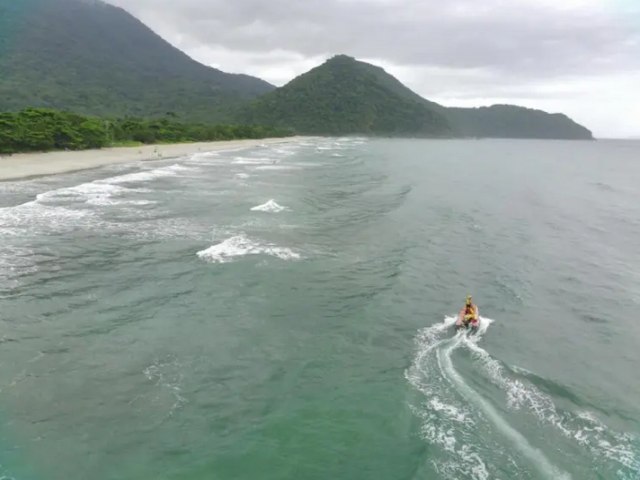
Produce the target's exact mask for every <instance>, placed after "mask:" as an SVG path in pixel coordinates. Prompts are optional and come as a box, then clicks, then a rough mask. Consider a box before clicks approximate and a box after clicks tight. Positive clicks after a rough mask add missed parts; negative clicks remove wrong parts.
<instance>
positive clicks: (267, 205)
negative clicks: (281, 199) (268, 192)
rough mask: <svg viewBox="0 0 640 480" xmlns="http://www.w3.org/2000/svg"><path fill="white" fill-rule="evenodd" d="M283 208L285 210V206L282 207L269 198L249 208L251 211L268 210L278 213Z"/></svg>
mask: <svg viewBox="0 0 640 480" xmlns="http://www.w3.org/2000/svg"><path fill="white" fill-rule="evenodd" d="M283 210H287V207H283V206H282V205H278V204H277V203H276V201H275V200H273V199H271V200H269V201H267V202H266V203H263V204H262V205H256V206H255V207H252V208H251V211H252V212H269V213H278V212H282V211H283Z"/></svg>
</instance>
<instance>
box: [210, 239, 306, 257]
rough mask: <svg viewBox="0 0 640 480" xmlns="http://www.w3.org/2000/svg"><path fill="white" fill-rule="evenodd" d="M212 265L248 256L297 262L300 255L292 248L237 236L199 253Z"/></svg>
mask: <svg viewBox="0 0 640 480" xmlns="http://www.w3.org/2000/svg"><path fill="white" fill-rule="evenodd" d="M197 255H198V257H200V258H201V259H203V260H206V261H208V262H211V263H227V262H231V261H233V260H235V259H237V258H238V257H243V256H246V255H270V256H273V257H277V258H280V259H282V260H297V259H299V258H300V254H298V253H296V252H294V251H293V250H291V249H290V248H285V247H278V246H276V245H273V244H264V243H259V242H256V241H254V240H251V239H250V238H248V237H247V236H245V235H236V236H234V237H231V238H227V239H226V240H224V241H222V242H220V243H217V244H215V245H212V246H211V247H209V248H207V249H206V250H201V251H199V252H198V253H197Z"/></svg>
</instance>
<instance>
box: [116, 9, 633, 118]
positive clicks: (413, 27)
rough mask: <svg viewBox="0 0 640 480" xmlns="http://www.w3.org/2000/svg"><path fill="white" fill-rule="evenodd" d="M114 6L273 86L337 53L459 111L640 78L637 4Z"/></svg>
mask: <svg viewBox="0 0 640 480" xmlns="http://www.w3.org/2000/svg"><path fill="white" fill-rule="evenodd" d="M109 1H110V3H113V4H116V5H119V6H121V7H124V8H125V9H127V10H129V11H130V12H131V13H133V14H135V15H136V16H138V17H139V18H141V19H142V20H143V21H144V22H145V23H147V24H148V25H149V26H151V27H152V28H154V29H155V30H156V31H158V32H159V33H160V34H161V35H163V36H164V37H165V38H167V39H168V40H169V41H170V42H172V43H174V44H176V45H177V46H178V47H179V48H181V49H183V50H185V51H186V52H187V53H189V54H190V55H192V56H194V58H196V59H198V60H200V61H203V62H205V63H208V64H212V65H215V66H218V67H220V68H222V69H223V70H228V71H230V70H231V71H242V72H245V73H250V74H254V75H258V76H263V77H264V78H266V79H267V80H270V81H274V82H276V83H278V84H280V83H283V82H286V81H287V80H289V79H290V78H291V77H293V76H294V75H295V74H298V73H301V72H302V71H304V70H306V69H308V68H309V67H311V66H313V65H314V64H316V63H318V62H319V61H321V60H322V59H323V58H326V57H327V56H329V55H331V54H334V53H347V54H350V55H353V56H355V57H358V58H361V59H369V60H372V61H377V62H378V63H382V64H383V66H386V67H388V69H390V70H391V71H392V73H394V74H396V75H397V76H400V75H399V72H402V73H403V75H402V76H401V80H403V81H407V82H409V84H410V85H411V86H412V87H413V88H414V89H416V90H417V91H418V92H419V93H421V94H423V95H431V96H437V97H441V98H450V99H454V101H455V99H456V98H458V99H460V101H462V102H466V101H467V100H468V99H470V98H472V97H473V96H474V95H475V97H476V98H478V99H491V98H516V99H517V98H522V96H523V95H526V96H528V98H529V99H536V98H541V99H544V100H549V99H554V98H560V99H561V98H563V96H564V95H577V94H579V93H580V92H582V91H583V90H585V89H587V88H588V87H589V86H590V85H591V84H592V81H591V79H593V78H596V79H597V78H602V79H603V82H604V83H606V82H607V81H608V80H607V78H609V77H611V76H616V78H617V76H619V75H624V74H625V73H626V72H628V73H629V74H630V75H636V74H637V73H638V72H640V9H639V8H638V6H637V2H636V1H635V0H563V1H561V2H560V1H555V0H483V1H478V0H448V1H446V2H445V1H442V0H270V1H264V0H235V1H229V0H181V1H180V2H176V1H175V0H109ZM605 77H606V78H605ZM563 81H564V82H565V84H567V85H573V86H574V87H575V88H576V92H571V91H570V92H567V91H566V90H567V89H566V88H562V82H563ZM581 82H582V84H581ZM604 83H603V85H604ZM554 86H555V87H554ZM554 88H555V90H554ZM474 92H475V93H474ZM638 95H639V94H638V93H635V101H636V102H639V103H637V104H636V105H640V98H639V97H638ZM559 106H561V105H560V104H559ZM637 128H638V130H640V125H638V126H637Z"/></svg>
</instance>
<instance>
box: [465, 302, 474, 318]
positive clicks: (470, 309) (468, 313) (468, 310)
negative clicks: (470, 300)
mask: <svg viewBox="0 0 640 480" xmlns="http://www.w3.org/2000/svg"><path fill="white" fill-rule="evenodd" d="M464 318H465V319H468V320H475V319H476V306H475V305H473V304H472V305H465V306H464Z"/></svg>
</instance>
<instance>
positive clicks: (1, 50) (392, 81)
mask: <svg viewBox="0 0 640 480" xmlns="http://www.w3.org/2000/svg"><path fill="white" fill-rule="evenodd" d="M33 107H36V108H37V107H46V108H53V109H59V110H68V111H72V112H75V113H79V114H84V115H97V116H102V117H110V118H112V117H122V116H134V117H145V118H149V117H151V118H165V116H166V115H167V113H169V112H171V113H170V117H171V118H175V116H177V118H178V119H180V120H182V121H185V122H199V123H207V124H211V123H215V122H223V123H229V122H235V123H245V124H246V123H253V124H262V125H266V126H277V127H287V128H291V129H294V130H295V131H296V132H298V133H305V134H320V135H345V134H352V133H355V134H370V135H385V136H413V137H507V138H570V139H588V138H592V136H591V132H589V130H587V129H586V128H584V127H582V126H580V125H578V124H577V123H575V122H573V121H572V120H571V119H569V118H568V117H566V116H564V115H562V114H553V115H551V114H547V113H545V112H542V111H539V110H529V109H525V108H520V107H515V106H509V105H499V106H493V107H486V108H477V109H468V108H446V107H443V106H441V105H438V104H436V103H433V102H430V101H428V100H426V99H424V98H422V97H421V96H419V95H418V94H416V93H415V92H413V91H411V90H410V89H409V88H407V87H406V86H404V85H403V84H402V83H400V82H399V81H398V80H397V79H396V78H394V77H393V76H391V75H389V74H388V73H387V72H385V71H384V70H383V69H382V68H380V67H377V66H374V65H370V64H368V63H364V62H360V61H357V60H355V59H353V58H351V57H347V56H345V55H338V56H336V57H333V58H331V59H329V60H328V61H326V62H325V63H324V64H322V65H320V66H318V67H316V68H314V69H312V70H310V71H309V72H307V73H305V74H303V75H301V76H299V77H297V78H295V79H293V80H292V81H291V82H289V83H288V84H287V85H285V86H284V87H281V88H279V89H275V87H274V86H272V85H270V84H269V83H267V82H265V81H263V80H260V79H258V78H255V77H251V76H248V75H234V74H229V73H224V72H222V71H220V70H216V69H213V68H209V67H207V66H204V65H202V64H200V63H198V62H196V61H194V60H193V59H191V58H190V57H189V56H187V55H186V54H185V53H183V52H181V51H180V50H178V49H177V48H175V47H173V46H172V45H170V44H169V43H167V42H166V41H165V40H163V39H162V38H161V37H159V36H158V35H157V34H155V33H154V32H153V31H151V30H150V29H149V28H147V27H146V26H145V25H144V24H143V23H141V22H140V21H139V20H137V19H136V18H134V17H133V16H132V15H130V14H129V13H127V12H126V11H125V10H123V9H120V8H117V7H114V6H112V5H109V4H106V3H104V2H102V1H101V0H0V112H2V111H18V110H21V109H24V108H33ZM173 114H176V115H175V116H174V115H173Z"/></svg>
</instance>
